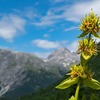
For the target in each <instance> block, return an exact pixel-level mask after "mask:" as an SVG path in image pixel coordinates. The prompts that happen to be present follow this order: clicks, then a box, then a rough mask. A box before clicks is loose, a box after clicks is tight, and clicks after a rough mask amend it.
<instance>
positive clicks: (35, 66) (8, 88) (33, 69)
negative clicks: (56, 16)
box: [0, 48, 78, 98]
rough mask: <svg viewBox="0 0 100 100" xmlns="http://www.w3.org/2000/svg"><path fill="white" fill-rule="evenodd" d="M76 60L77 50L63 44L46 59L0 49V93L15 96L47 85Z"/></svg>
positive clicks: (65, 71)
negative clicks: (67, 47)
mask: <svg viewBox="0 0 100 100" xmlns="http://www.w3.org/2000/svg"><path fill="white" fill-rule="evenodd" d="M75 61H78V57H77V56H76V54H75V53H71V52H70V51H69V50H67V49H66V48H60V49H58V50H56V51H54V52H53V53H52V54H50V55H49V56H48V58H47V59H46V60H44V59H41V58H38V57H37V56H35V55H34V54H28V53H21V52H13V51H10V50H5V49H0V96H2V97H3V96H4V97H7V98H17V97H19V96H23V95H26V94H28V93H32V92H33V91H38V90H39V89H42V88H46V87H47V86H49V85H51V84H53V83H54V82H56V81H58V80H59V79H61V78H62V77H63V76H64V75H65V74H66V73H67V72H68V70H69V65H70V64H72V63H73V62H75Z"/></svg>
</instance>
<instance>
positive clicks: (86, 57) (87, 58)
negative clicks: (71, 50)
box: [82, 52, 91, 61]
mask: <svg viewBox="0 0 100 100" xmlns="http://www.w3.org/2000/svg"><path fill="white" fill-rule="evenodd" d="M82 56H83V58H84V59H85V60H86V61H87V60H89V59H90V58H91V55H88V56H87V55H85V54H84V53H83V52H82Z"/></svg>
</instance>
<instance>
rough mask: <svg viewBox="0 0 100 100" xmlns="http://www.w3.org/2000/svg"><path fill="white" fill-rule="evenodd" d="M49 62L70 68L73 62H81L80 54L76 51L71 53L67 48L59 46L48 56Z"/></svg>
mask: <svg viewBox="0 0 100 100" xmlns="http://www.w3.org/2000/svg"><path fill="white" fill-rule="evenodd" d="M47 59H48V62H51V63H55V64H60V65H62V66H63V67H67V68H69V67H70V65H71V64H72V63H73V64H74V63H78V62H79V56H78V55H77V54H76V53H71V52H70V51H69V50H68V49H67V48H59V49H57V50H56V51H54V52H53V53H51V54H50V55H49V56H48V58H47Z"/></svg>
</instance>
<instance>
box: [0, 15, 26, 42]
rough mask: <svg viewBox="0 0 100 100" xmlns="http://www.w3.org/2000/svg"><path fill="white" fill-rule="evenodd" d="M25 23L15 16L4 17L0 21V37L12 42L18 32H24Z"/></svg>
mask: <svg viewBox="0 0 100 100" xmlns="http://www.w3.org/2000/svg"><path fill="white" fill-rule="evenodd" d="M25 23H26V21H25V20H24V19H23V18H21V17H19V16H17V15H13V14H10V15H4V16H2V17H1V19H0V37H1V38H3V39H5V40H7V41H12V40H13V38H14V37H15V36H16V35H18V34H19V33H20V32H23V31H24V27H25Z"/></svg>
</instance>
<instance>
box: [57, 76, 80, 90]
mask: <svg viewBox="0 0 100 100" xmlns="http://www.w3.org/2000/svg"><path fill="white" fill-rule="evenodd" d="M78 80H79V77H76V78H71V77H69V78H67V79H65V80H64V81H63V82H61V83H60V84H59V85H58V86H56V88H58V89H66V88H68V87H70V86H71V85H74V84H76V83H77V82H78Z"/></svg>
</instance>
